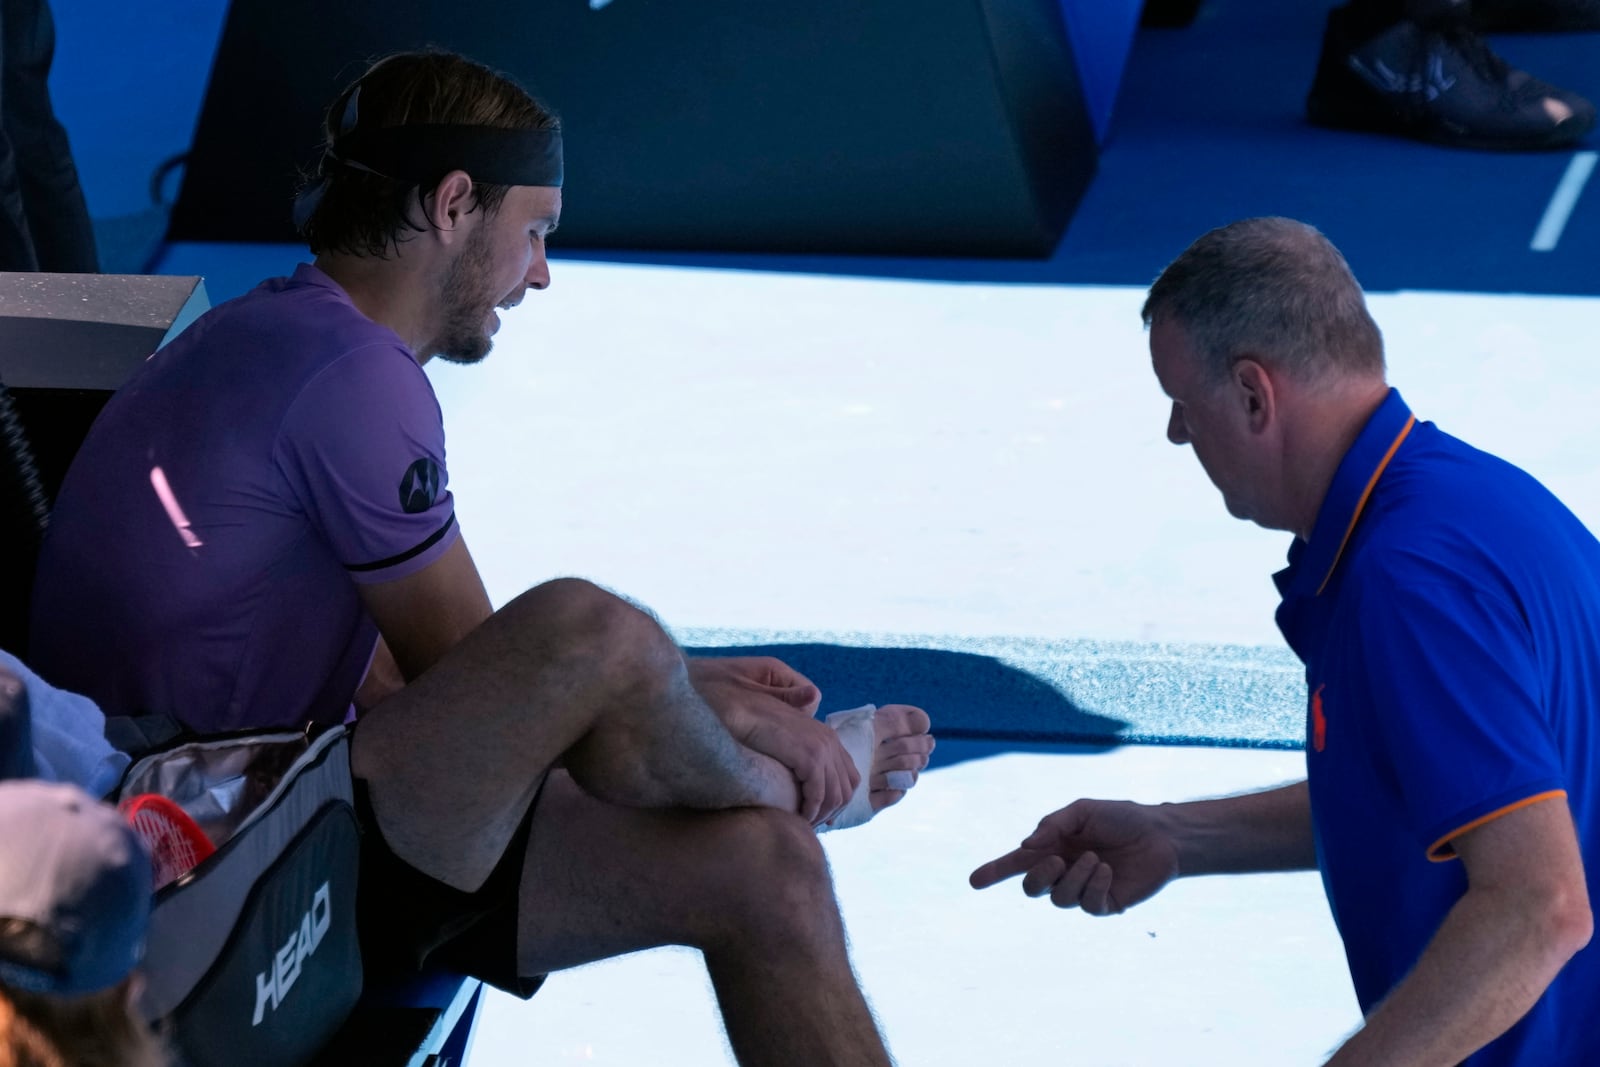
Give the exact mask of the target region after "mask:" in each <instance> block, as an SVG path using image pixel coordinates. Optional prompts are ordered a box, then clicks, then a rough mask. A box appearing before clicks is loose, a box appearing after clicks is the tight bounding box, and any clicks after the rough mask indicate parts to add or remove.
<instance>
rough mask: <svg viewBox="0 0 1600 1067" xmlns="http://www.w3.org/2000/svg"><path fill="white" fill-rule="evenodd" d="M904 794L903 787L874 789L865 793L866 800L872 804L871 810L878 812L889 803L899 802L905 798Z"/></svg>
mask: <svg viewBox="0 0 1600 1067" xmlns="http://www.w3.org/2000/svg"><path fill="white" fill-rule="evenodd" d="M905 796H906V791H905V790H904V789H874V790H873V791H872V792H870V793H868V794H867V800H868V802H869V803H871V804H872V810H873V811H874V812H879V811H882V810H883V809H884V808H887V807H889V806H890V805H893V804H898V803H900V801H902V800H904V799H905Z"/></svg>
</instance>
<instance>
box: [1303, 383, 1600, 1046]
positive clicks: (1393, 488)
mask: <svg viewBox="0 0 1600 1067" xmlns="http://www.w3.org/2000/svg"><path fill="white" fill-rule="evenodd" d="M1274 580H1275V581H1276V582H1277V585H1278V590H1279V592H1280V593H1282V595H1283V603H1282V605H1281V606H1280V607H1279V609H1278V616H1277V618H1278V626H1279V628H1280V629H1281V630H1282V631H1283V634H1284V637H1285V638H1287V639H1288V642H1289V644H1290V646H1291V647H1292V648H1293V649H1294V650H1295V652H1296V653H1297V654H1298V655H1299V656H1300V658H1301V660H1303V661H1304V662H1305V665H1306V682H1307V686H1308V707H1307V715H1306V765H1307V774H1308V778H1309V781H1310V790H1311V814H1312V821H1313V823H1314V827H1315V832H1316V843H1317V856H1318V863H1319V866H1320V868H1321V870H1322V880H1323V885H1324V888H1325V889H1326V891H1327V894H1328V900H1329V902H1330V904H1331V906H1332V908H1333V917H1334V921H1335V922H1336V923H1337V924H1338V927H1339V934H1340V936H1341V937H1342V938H1343V940H1344V946H1345V955H1346V958H1347V959H1348V961H1349V965H1350V974H1351V977H1352V979H1353V980H1354V983H1355V989H1356V995H1357V997H1358V999H1359V1000H1360V1002H1361V1008H1362V1011H1363V1012H1369V1011H1371V1010H1372V1009H1373V1008H1374V1007H1376V1006H1377V1004H1378V1002H1379V1001H1381V1000H1382V999H1383V998H1384V997H1385V996H1386V995H1387V994H1388V993H1389V992H1390V990H1392V989H1393V988H1394V987H1395V986H1396V985H1398V984H1399V983H1400V981H1401V980H1402V979H1404V978H1405V976H1406V975H1407V974H1408V973H1409V972H1410V971H1411V969H1412V967H1413V966H1414V965H1415V964H1416V961H1417V959H1418V958H1419V957H1420V956H1421V955H1422V952H1423V950H1424V949H1425V948H1426V947H1427V945H1428V942H1429V940H1430V939H1431V938H1432V937H1433V934H1434V932H1435V931H1436V930H1437V929H1438V927H1439V924H1440V923H1441V922H1442V921H1443V919H1444V917H1445V914H1446V913H1447V912H1448V911H1449V910H1450V908H1451V907H1452V906H1454V904H1455V902H1456V901H1457V900H1458V899H1459V898H1460V897H1461V895H1462V894H1463V893H1464V892H1465V891H1466V887H1467V881H1466V876H1465V872H1464V871H1463V870H1462V867H1461V864H1460V863H1459V862H1458V861H1456V860H1455V857H1454V853H1453V851H1452V849H1451V846H1450V841H1451V839H1452V838H1453V837H1456V836H1458V835H1460V834H1462V833H1464V832H1465V831H1467V830H1470V829H1472V828H1474V827H1477V826H1480V825H1482V824H1484V823H1486V822H1488V821H1489V820H1491V819H1495V818H1497V817H1499V816H1501V815H1504V814H1505V813H1507V812H1509V811H1513V810H1515V809H1517V808H1518V807H1521V806H1523V805H1526V804H1534V803H1557V804H1563V803H1564V804H1569V805H1570V806H1571V810H1572V814H1573V818H1574V820H1575V821H1576V823H1577V830H1578V838H1579V843H1580V845H1581V847H1582V849H1583V854H1584V857H1585V864H1586V867H1587V870H1588V876H1589V882H1590V884H1591V885H1592V886H1595V887H1596V888H1597V889H1600V780H1597V775H1600V715H1597V714H1596V707H1597V706H1600V542H1597V541H1596V540H1595V538H1594V536H1593V535H1592V534H1590V533H1589V531H1588V530H1587V529H1585V528H1584V526H1583V524H1582V523H1581V522H1579V521H1578V519H1577V518H1576V517H1575V516H1574V515H1573V514H1572V513H1571V512H1570V511H1568V510H1567V508H1566V507H1565V506H1564V505H1563V504H1562V503H1561V502H1560V501H1559V500H1557V499H1556V498H1555V496H1554V495H1552V494H1551V493H1550V491H1549V490H1547V489H1545V488H1544V487H1543V486H1542V485H1540V484H1539V483H1538V482H1537V481H1535V480H1534V479H1533V478H1532V477H1530V476H1529V475H1528V474H1526V473H1525V472H1523V471H1521V470H1519V469H1517V468H1516V467H1514V466H1512V465H1511V464H1509V463H1506V462H1505V461H1503V460H1500V459H1497V458H1495V457H1494V456H1490V455H1488V454H1486V453H1484V452H1480V451H1478V450H1477V449H1474V448H1472V447H1471V446H1469V445H1467V444H1465V443H1463V442H1461V441H1458V440H1456V439H1455V438H1453V437H1451V436H1449V435H1448V434H1446V433H1444V432H1442V431H1440V430H1439V429H1438V428H1437V427H1435V426H1434V425H1433V424H1432V423H1427V422H1418V421H1417V420H1416V418H1415V416H1413V415H1412V414H1411V410H1410V409H1409V408H1408V407H1407V406H1406V403H1405V401H1404V400H1402V399H1401V397H1400V394H1399V393H1398V392H1396V391H1391V392H1390V393H1389V395H1388V397H1387V399H1385V401H1384V402H1383V404H1382V406H1380V407H1379V408H1378V410H1377V411H1376V413H1374V414H1373V416H1372V418H1371V419H1370V421H1369V422H1368V423H1367V425H1366V427H1365V428H1364V429H1363V430H1362V432H1361V435H1360V437H1359V438H1357V440H1356V442H1355V444H1354V445H1353V446H1352V447H1351V449H1350V451H1349V452H1348V453H1347V454H1346V455H1345V457H1344V459H1343V461H1342V462H1341V463H1340V465H1339V469H1338V473H1337V474H1336V475H1335V476H1334V479H1333V484H1332V486H1331V487H1330V488H1329V490H1328V495H1327V497H1326V498H1325V499H1324V500H1323V503H1322V509H1321V511H1320V512H1319V513H1318V515H1317V522H1316V526H1315V528H1314V530H1313V531H1312V534H1311V539H1310V540H1309V541H1302V540H1298V539H1297V540H1296V541H1295V543H1294V545H1293V547H1292V548H1291V549H1290V551H1289V566H1288V568H1287V569H1285V570H1283V571H1281V572H1279V573H1278V574H1277V575H1276V576H1275V579H1274ZM1597 1006H1600V948H1595V947H1592V946H1591V947H1590V948H1587V949H1584V950H1583V951H1582V952H1580V953H1578V955H1577V956H1575V957H1574V958H1573V959H1572V961H1571V962H1570V963H1568V964H1567V966H1566V967H1565V968H1564V969H1563V970H1562V972H1561V973H1560V975H1558V976H1557V978H1556V980H1555V982H1554V983H1553V984H1552V985H1551V986H1550V988H1549V990H1548V991H1547V992H1546V993H1545V995H1544V996H1543V997H1542V998H1541V999H1540V1001H1539V1002H1538V1004H1537V1005H1535V1006H1534V1008H1533V1010H1532V1011H1531V1012H1529V1013H1528V1015H1527V1016H1526V1017H1525V1018H1524V1019H1523V1020H1522V1021H1521V1022H1519V1023H1518V1024H1517V1025H1516V1026H1515V1027H1513V1028H1512V1029H1511V1030H1510V1031H1509V1032H1508V1033H1506V1034H1505V1035H1504V1036H1503V1037H1501V1038H1500V1039H1499V1040H1498V1041H1496V1042H1494V1043H1493V1044H1491V1045H1490V1046H1488V1047H1487V1048H1485V1049H1484V1050H1482V1051H1481V1052H1479V1053H1478V1054H1477V1055H1475V1056H1473V1057H1472V1058H1471V1059H1470V1060H1468V1061H1467V1062H1468V1063H1469V1064H1471V1065H1472V1067H1490V1065H1495V1067H1499V1065H1509V1064H1517V1065H1527V1067H1531V1065H1534V1064H1538V1065H1540V1067H1552V1065H1563V1064H1591V1063H1594V1064H1600V1026H1596V1024H1595V1021H1594V1014H1595V1010H1596V1007H1597Z"/></svg>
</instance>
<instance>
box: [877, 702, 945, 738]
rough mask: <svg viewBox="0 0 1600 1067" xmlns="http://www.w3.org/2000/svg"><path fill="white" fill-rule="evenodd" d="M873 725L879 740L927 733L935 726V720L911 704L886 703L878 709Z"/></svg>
mask: <svg viewBox="0 0 1600 1067" xmlns="http://www.w3.org/2000/svg"><path fill="white" fill-rule="evenodd" d="M873 726H874V728H875V729H876V730H877V733H878V740H879V741H887V740H889V739H890V738H895V737H907V736H916V735H926V734H927V732H928V731H929V730H930V729H931V728H932V727H933V720H932V719H929V718H928V713H927V712H925V711H923V710H922V709H921V708H917V707H912V706H911V705H910V704H885V705H883V706H882V707H881V708H879V709H878V712H877V715H876V716H875V717H874V719H873Z"/></svg>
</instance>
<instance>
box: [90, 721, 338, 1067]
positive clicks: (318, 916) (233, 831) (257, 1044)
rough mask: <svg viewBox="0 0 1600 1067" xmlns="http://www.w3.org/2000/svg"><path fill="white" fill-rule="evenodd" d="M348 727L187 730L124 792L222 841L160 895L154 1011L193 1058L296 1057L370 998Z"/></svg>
mask: <svg viewBox="0 0 1600 1067" xmlns="http://www.w3.org/2000/svg"><path fill="white" fill-rule="evenodd" d="M349 747H350V745H349V737H348V734H347V732H346V730H345V728H344V727H342V726H339V727H333V728H330V729H327V730H325V731H324V732H322V733H320V734H317V735H315V736H312V735H310V734H308V733H306V732H297V731H272V732H266V731H255V732H250V733H244V734H237V735H229V736H225V737H209V738H199V739H192V738H190V739H183V740H179V741H177V742H174V743H170V744H169V745H167V746H165V747H162V748H160V749H159V750H157V751H153V752H150V753H148V754H146V755H144V756H142V757H141V758H138V759H136V760H135V761H134V763H133V764H132V765H131V766H130V767H129V768H128V771H127V774H126V775H125V776H124V778H123V783H122V787H121V789H120V790H119V795H120V796H121V797H122V798H123V799H128V798H131V797H134V796H137V795H140V794H146V793H156V794H160V795H162V796H165V797H167V798H169V799H171V800H174V801H176V802H177V803H178V804H179V805H180V806H181V807H183V809H184V810H185V811H186V812H187V813H188V814H189V815H190V816H191V817H193V818H194V820H195V821H196V822H197V823H198V824H199V825H200V828H201V829H202V830H204V831H205V833H206V836H207V837H209V838H210V839H211V841H212V843H213V844H214V845H215V846H216V851H215V852H214V853H212V854H211V855H210V856H208V857H207V858H205V859H204V860H202V861H201V862H200V863H199V865H198V866H196V867H195V868H194V869H192V870H191V871H190V872H189V873H188V874H186V875H183V876H182V877H180V878H179V879H178V880H177V881H175V882H173V883H171V884H169V885H167V886H165V887H163V888H162V889H160V890H159V891H157V893H156V895H155V899H154V904H153V908H152V912H151V916H150V932H149V938H148V944H147V947H146V953H145V963H144V970H145V975H146V979H147V983H148V985H147V988H146V992H145V999H144V1004H143V1007H144V1012H145V1015H146V1017H147V1018H148V1019H150V1020H151V1021H155V1020H158V1019H165V1020H167V1021H168V1033H169V1036H170V1038H171V1040H172V1043H173V1045H174V1046H175V1050H176V1051H177V1053H178V1056H179V1059H180V1061H181V1062H182V1063H183V1064H185V1065H186V1067H222V1065H228V1067H237V1065H239V1064H250V1065H252V1067H295V1065H299V1064H303V1063H306V1062H307V1061H309V1060H310V1059H311V1058H312V1057H313V1056H314V1055H315V1054H316V1052H317V1050H318V1049H319V1048H321V1047H322V1046H323V1045H324V1044H325V1043H326V1042H327V1041H328V1040H329V1039H330V1038H331V1037H332V1036H333V1034H334V1032H335V1031H337V1030H338V1029H339V1027H340V1025H341V1024H342V1023H343V1022H344V1020H345V1018H346V1017H347V1016H348V1015H349V1014H350V1011H351V1009H352V1008H353V1007H354V1006H355V1003H356V1000H357V999H358V998H359V997H360V995H361V953H360V949H359V946H358V943H357V939H356V910H355V908H356V873H357V868H358V859H359V856H360V831H359V829H358V827H357V823H356V816H355V808H354V803H353V792H352V785H351V778H350V752H349Z"/></svg>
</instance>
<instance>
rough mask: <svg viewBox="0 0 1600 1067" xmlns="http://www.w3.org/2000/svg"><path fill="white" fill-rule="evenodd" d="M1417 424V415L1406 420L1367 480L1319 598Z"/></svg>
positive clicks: (1320, 586) (1319, 589)
mask: <svg viewBox="0 0 1600 1067" xmlns="http://www.w3.org/2000/svg"><path fill="white" fill-rule="evenodd" d="M1416 424H1417V417H1416V416H1415V415H1413V416H1411V417H1410V418H1409V419H1407V420H1406V424H1405V425H1404V426H1403V427H1401V428H1400V434H1399V436H1397V437H1396V438H1395V439H1394V443H1393V444H1391V445H1390V446H1389V451H1387V452H1385V453H1384V454H1383V458H1382V459H1381V460H1379V461H1378V469H1377V470H1375V471H1373V472H1372V477H1371V478H1368V479H1367V487H1366V488H1365V489H1363V490H1361V499H1360V500H1358V501H1356V510H1355V514H1354V515H1351V516H1350V525H1349V526H1346V527H1345V528H1344V540H1342V541H1340V542H1339V551H1337V552H1335V553H1334V554H1333V562H1332V563H1330V564H1329V565H1328V573H1327V574H1325V575H1323V576H1322V584H1321V585H1319V586H1317V595H1318V596H1321V595H1322V591H1323V590H1324V589H1326V588H1328V582H1329V581H1331V580H1332V578H1333V572H1334V571H1336V570H1338V569H1339V560H1340V559H1341V558H1342V557H1343V556H1344V548H1345V546H1346V545H1348V544H1349V543H1350V535H1351V534H1353V533H1355V532H1356V523H1357V522H1360V521H1361V513H1362V512H1363V511H1364V510H1366V507H1367V498H1368V497H1370V496H1371V495H1372V490H1373V488H1374V487H1375V486H1376V485H1377V484H1378V479H1379V478H1382V477H1383V472H1384V471H1385V470H1387V469H1388V467H1389V461H1390V460H1391V459H1393V458H1394V454H1395V453H1396V452H1398V451H1400V442H1401V441H1404V440H1405V439H1406V435H1407V434H1409V433H1410V432H1411V427H1413V426H1415V425H1416Z"/></svg>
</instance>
